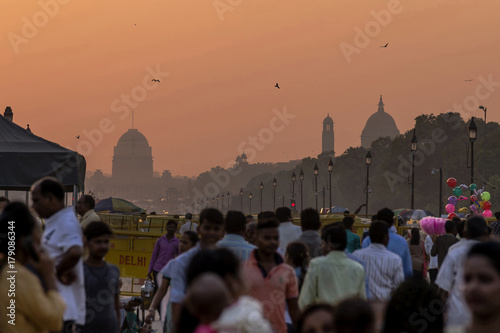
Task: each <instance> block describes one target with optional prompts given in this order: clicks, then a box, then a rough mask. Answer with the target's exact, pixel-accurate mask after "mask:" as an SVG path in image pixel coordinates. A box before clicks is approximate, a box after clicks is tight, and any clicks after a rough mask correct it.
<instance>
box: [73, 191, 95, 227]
mask: <svg viewBox="0 0 500 333" xmlns="http://www.w3.org/2000/svg"><path fill="white" fill-rule="evenodd" d="M94 207H95V200H94V198H92V196H91V195H88V194H85V195H82V196H81V197H80V199H78V201H77V202H76V205H75V211H76V212H77V213H78V214H79V215H80V216H81V217H80V226H81V227H82V228H83V229H85V228H86V227H87V226H88V225H89V224H90V223H92V222H101V218H100V217H99V215H97V214H96V212H95V211H94Z"/></svg>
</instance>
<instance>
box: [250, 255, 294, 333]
mask: <svg viewBox="0 0 500 333" xmlns="http://www.w3.org/2000/svg"><path fill="white" fill-rule="evenodd" d="M256 253H257V250H254V251H252V254H251V255H250V258H249V259H248V260H247V261H245V263H244V266H243V271H244V276H245V277H246V279H247V283H248V286H249V287H250V289H249V293H248V294H249V295H250V296H252V297H253V298H255V299H257V300H259V301H260V302H261V303H262V308H263V312H264V316H265V317H266V318H267V319H269V321H270V322H271V324H272V325H273V326H274V329H275V330H276V331H277V332H280V333H286V332H287V327H286V323H285V310H286V300H287V299H291V298H297V297H298V296H299V288H298V285H297V277H296V275H295V271H294V270H293V268H292V267H291V266H289V265H287V264H285V263H284V262H283V258H282V257H281V256H280V255H279V254H278V253H276V254H275V258H276V263H277V265H276V266H275V267H273V268H272V269H271V271H269V272H268V273H267V274H265V271H264V270H263V269H262V267H261V266H260V265H259V264H258V262H257V259H256V257H255V256H256Z"/></svg>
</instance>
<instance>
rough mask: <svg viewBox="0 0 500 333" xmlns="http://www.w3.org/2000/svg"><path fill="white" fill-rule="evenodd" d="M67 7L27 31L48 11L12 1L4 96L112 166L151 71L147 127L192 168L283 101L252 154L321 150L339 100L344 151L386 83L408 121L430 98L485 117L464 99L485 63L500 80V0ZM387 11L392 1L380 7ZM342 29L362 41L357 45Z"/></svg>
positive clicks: (91, 165) (157, 154)
mask: <svg viewBox="0 0 500 333" xmlns="http://www.w3.org/2000/svg"><path fill="white" fill-rule="evenodd" d="M58 3H59V2H58ZM221 3H222V4H223V5H224V4H225V7H224V6H223V5H221ZM236 3H238V4H236ZM58 6H59V7H58V8H56V9H57V10H56V9H54V8H53V9H52V10H53V13H54V15H53V17H52V16H51V17H49V18H48V20H47V22H46V23H45V24H42V23H44V22H41V23H39V24H38V25H39V27H38V28H36V29H37V31H36V33H33V36H31V37H30V36H26V35H23V31H24V32H26V31H27V30H26V29H27V28H25V27H24V26H25V25H26V21H30V22H34V19H33V17H34V16H35V17H36V15H37V13H38V12H40V11H43V9H42V7H41V6H40V4H39V3H37V2H30V3H16V5H15V6H14V5H13V4H12V3H10V2H2V3H1V4H0V10H1V11H2V12H3V13H5V15H4V17H3V19H2V22H1V23H0V31H1V35H2V36H3V38H2V40H1V42H0V45H1V47H2V53H1V54H0V68H1V70H2V75H1V76H0V90H1V91H2V94H1V95H0V100H1V101H2V105H4V106H7V105H9V106H11V107H12V108H13V110H14V113H15V119H14V121H15V122H16V123H17V124H19V125H21V126H23V127H24V126H25V125H26V124H30V127H31V129H32V131H33V132H34V133H35V134H37V135H39V136H41V137H44V138H46V139H48V140H51V141H54V142H57V143H59V144H61V145H62V146H64V147H67V148H70V149H74V150H76V149H78V148H79V147H78V144H79V142H81V141H79V140H87V141H88V142H90V143H91V147H90V149H88V147H87V149H83V151H82V149H78V150H79V152H80V153H82V154H83V155H84V156H85V158H86V160H87V170H95V169H102V170H103V171H104V172H106V173H110V172H111V162H112V159H111V157H112V155H113V147H114V146H115V145H116V143H117V141H118V139H119V137H120V136H121V135H122V134H123V133H125V132H126V131H127V130H128V129H129V128H131V124H132V117H131V112H127V113H125V111H123V110H124V109H122V111H120V112H114V111H113V110H115V111H116V110H117V108H118V107H123V106H124V105H126V104H125V102H123V100H122V96H124V95H130V94H131V92H132V91H133V89H134V88H135V87H137V86H140V87H141V86H143V85H145V83H144V82H146V81H147V85H148V86H150V87H152V88H151V89H149V88H148V89H147V90H146V91H147V95H146V96H145V97H144V99H143V100H142V101H139V102H137V105H136V106H135V107H134V118H135V119H134V126H135V128H137V129H139V130H140V131H141V132H142V133H143V134H144V135H145V136H146V137H147V139H148V141H149V144H150V146H151V147H152V148H153V156H154V170H156V171H162V170H164V169H168V170H171V172H172V174H173V175H183V176H194V175H197V174H199V173H200V172H203V171H205V170H208V169H210V168H211V167H214V166H217V165H221V166H223V167H226V166H227V165H228V162H229V161H234V158H235V157H236V156H237V155H239V154H240V152H239V151H238V147H241V144H242V143H243V142H244V141H248V138H249V136H256V135H258V133H259V131H260V130H261V129H263V128H265V127H269V126H270V121H271V119H272V118H273V117H274V116H275V113H274V112H273V110H274V109H276V110H283V109H284V108H286V110H287V112H288V113H289V114H292V115H295V118H293V119H290V122H289V124H287V125H286V126H285V128H284V129H283V130H282V131H280V132H279V133H274V138H273V139H272V140H271V141H270V142H269V143H268V144H266V145H265V148H264V149H263V150H262V151H259V152H258V154H257V155H256V157H255V159H254V160H253V161H252V162H253V163H255V162H279V161H287V160H295V159H301V158H304V157H307V156H316V155H318V154H319V153H321V129H322V120H323V119H324V117H325V116H326V115H327V114H330V116H331V117H332V118H333V121H334V123H335V125H334V130H335V152H336V155H337V156H339V155H341V154H342V153H343V151H344V150H345V149H347V148H348V147H351V146H353V147H356V146H359V145H360V135H361V131H362V129H363V126H364V125H365V122H366V120H367V119H368V117H369V116H370V115H371V114H373V113H374V112H376V111H377V103H378V100H379V95H380V94H382V95H383V96H384V103H385V110H386V112H388V113H389V114H391V115H392V116H393V118H394V120H395V121H396V124H397V126H398V128H399V130H400V131H401V133H404V132H406V131H408V130H410V129H411V128H412V127H413V126H414V118H415V117H416V116H418V115H420V114H422V113H427V114H430V113H434V114H439V113H443V112H447V111H455V112H459V113H461V115H462V116H463V117H464V118H467V119H468V118H470V116H477V117H481V116H482V112H481V111H480V110H477V107H471V108H470V109H471V110H472V109H474V110H475V111H471V112H469V111H467V110H466V109H463V110H462V111H460V110H458V109H454V104H457V105H463V104H464V99H465V98H466V97H467V96H470V95H472V96H474V94H476V92H475V91H476V90H477V87H478V86H479V85H480V84H481V82H482V81H481V80H480V79H479V78H480V77H481V78H483V79H484V80H486V81H488V80H490V81H494V82H500V69H499V67H498V58H499V56H500V54H499V53H500V52H499V51H500V46H499V45H500V44H499V43H498V41H499V36H498V26H497V25H498V24H497V22H496V16H497V14H498V12H499V10H500V4H499V3H498V2H497V1H493V0H488V1H481V2H479V3H478V2H476V1H472V0H471V1H467V0H464V1H443V0H440V1H431V0H423V1H404V0H403V1H397V2H394V1H379V0H377V1H369V2H368V1H363V2H352V1H335V2H324V1H318V0H313V1H307V2H304V1H296V0H292V1H284V0H277V1H272V2H269V1H261V0H258V1H240V2H236V1H233V2H232V5H231V4H229V2H227V1H224V0H221V1H214V2H211V1H209V2H206V1H198V0H196V1H190V2H180V1H177V2H167V1H157V0H153V1H144V2H136V1H128V0H127V1H107V2H102V1H94V0H90V1H85V2H77V1H68V2H67V4H60V3H59V5H58ZM228 6H229V7H228ZM390 8H392V9H393V13H392V14H391V12H389V9H390ZM383 10H384V11H386V12H388V13H389V15H390V16H389V17H385V18H384V17H383V16H380V15H382V14H380V13H381V11H383ZM374 13H375V14H374ZM377 17H378V20H379V21H380V20H381V21H380V22H382V23H384V24H382V25H381V24H379V25H378V26H379V31H375V32H372V33H370V35H371V36H372V37H370V36H368V42H367V44H366V45H365V46H363V47H359V43H358V44H356V41H355V39H356V38H357V37H356V36H357V35H358V34H359V31H360V30H361V31H365V27H366V26H367V24H369V23H370V22H375V23H376V22H379V21H377ZM23 18H26V19H23ZM384 20H385V21H384ZM384 25H385V26H384ZM28 30H29V29H28ZM12 33H13V34H15V35H16V36H18V37H15V36H14V35H12ZM16 38H18V39H16ZM19 38H21V39H19ZM16 40H17V41H18V42H17V43H16V42H15V41H16ZM20 40H22V42H19V41H20ZM13 41H14V42H13ZM342 43H347V44H349V45H351V46H352V47H357V50H358V51H359V52H357V53H352V54H350V55H349V56H347V57H346V55H345V54H344V53H343V51H342V47H341V45H342ZM386 43H389V44H388V46H387V47H386V48H380V47H379V46H383V45H385V44H386ZM356 45H358V46H356ZM344 48H345V44H344ZM148 68H149V69H148ZM155 71H156V74H157V77H152V76H151V72H155ZM166 73H168V75H167V74H166ZM145 77H148V80H145ZM153 78H154V79H159V80H160V81H161V82H150V81H151V79H153ZM489 78H490V79H489ZM469 79H472V80H473V81H466V80H469ZM277 82H278V83H279V85H280V89H277V88H276V87H275V83H277ZM153 84H154V86H153ZM498 86H499V83H495V84H493V85H492V87H493V88H492V89H493V90H495V89H498ZM483 90H484V89H483ZM486 92H488V91H487V90H484V91H482V93H483V94H484V93H486ZM487 103H488V109H489V110H491V111H492V112H490V113H489V114H488V120H489V121H499V120H500V118H499V116H498V115H497V113H496V112H495V111H494V110H497V109H498V108H499V107H500V103H499V102H498V99H497V98H490V99H488V102H487ZM131 110H132V107H129V111H131ZM125 114H126V116H123V117H121V116H122V115H125ZM120 117H121V118H123V119H121V118H120ZM103 119H109V122H107V125H106V127H107V128H108V132H107V133H103V137H102V140H98V139H95V142H94V143H92V142H91V140H88V138H87V137H86V135H85V131H87V132H92V130H96V129H99V128H100V126H101V125H100V122H101V121H102V120H103ZM110 128H112V130H110ZM76 136H80V139H76ZM80 148H81V147H80Z"/></svg>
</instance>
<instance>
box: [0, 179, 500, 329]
mask: <svg viewBox="0 0 500 333" xmlns="http://www.w3.org/2000/svg"><path fill="white" fill-rule="evenodd" d="M31 197H32V209H30V208H29V207H27V206H26V205H25V204H23V203H20V202H12V203H10V202H9V201H8V199H6V198H4V197H2V198H0V212H1V215H0V277H1V280H0V295H1V296H0V332H5V333H10V332H23V333H24V332H27V333H30V332H37V333H40V332H42V333H44V332H126V333H132V332H142V333H143V332H153V331H154V330H153V329H152V326H151V323H152V322H153V321H154V320H155V319H156V318H157V317H158V318H160V319H161V322H162V324H163V327H162V330H163V332H175V333H183V332H195V333H217V332H235V333H236V332H238V333H239V332H249V333H250V332H255V333H257V332H259V333H266V332H279V333H285V332H297V333H327V332H342V333H344V332H345V333H347V332H349V333H373V332H469V333H470V332H471V333H479V332H481V333H482V332H500V243H498V242H497V237H499V234H498V231H499V230H500V224H499V223H500V222H493V223H491V224H490V225H488V224H487V222H486V221H485V219H484V218H483V217H480V216H470V217H469V218H468V219H466V220H460V219H458V218H454V219H453V220H450V221H447V222H446V224H445V230H446V234H443V235H426V234H424V233H423V232H422V230H421V229H420V228H419V227H418V225H414V226H413V228H407V229H405V232H404V233H403V236H401V235H399V234H398V232H397V229H396V227H395V224H396V225H398V223H397V221H398V220H397V217H395V216H394V213H393V211H391V210H390V209H388V208H384V209H381V210H380V211H378V213H377V214H376V215H375V216H373V217H372V221H371V223H370V224H369V225H366V230H365V232H364V233H361V232H360V233H359V234H358V232H357V230H356V228H355V226H354V225H355V219H354V216H353V215H350V214H348V212H346V213H345V214H344V216H343V219H342V221H339V222H336V223H332V224H328V225H322V223H321V221H320V216H319V214H318V212H317V211H316V210H314V209H310V208H309V209H304V210H303V211H302V212H301V215H300V226H298V225H295V224H294V223H292V213H291V211H290V209H288V208H286V207H280V208H278V209H277V210H276V211H275V212H273V211H265V212H261V213H260V214H259V215H258V216H257V218H256V219H254V217H253V216H245V215H244V214H243V213H242V212H238V211H229V212H228V213H227V214H226V216H223V214H222V213H221V212H220V211H218V210H217V209H214V208H207V209H205V210H203V211H202V212H201V213H200V215H199V221H198V223H194V222H193V221H192V216H191V214H188V215H186V222H185V223H184V224H183V225H179V224H178V222H177V221H175V220H170V221H168V223H167V225H166V234H165V235H163V236H162V237H160V238H159V239H158V240H157V241H156V245H155V247H154V250H153V253H152V257H151V260H150V265H149V268H148V274H147V276H146V277H145V278H146V279H147V280H148V281H150V284H151V285H152V286H153V287H152V290H151V295H154V297H151V300H150V302H148V303H147V304H145V303H144V299H141V298H139V297H134V298H132V299H129V300H127V301H126V302H122V299H121V298H120V289H121V281H120V271H119V269H118V268H117V267H116V266H114V265H112V264H109V263H107V262H106V261H105V257H106V254H107V253H108V251H109V249H110V238H111V237H113V232H112V230H111V229H110V227H109V226H108V225H107V224H106V223H103V222H101V221H100V219H99V216H98V215H97V214H96V213H95V212H94V210H93V208H94V205H95V202H94V200H93V198H92V197H91V196H87V195H85V196H82V197H81V198H80V199H79V200H78V202H77V203H76V205H75V207H65V205H64V197H65V193H64V188H63V186H62V184H61V183H60V182H59V181H57V180H56V179H53V178H44V179H41V180H40V181H38V182H36V183H35V184H34V185H33V187H32V190H31ZM35 216H36V217H35ZM497 217H498V218H500V216H497ZM40 219H43V221H44V223H43V227H42V224H41V223H40V221H41V220H40ZM178 231H179V233H180V237H177V235H179V234H178V233H177V232H178ZM361 234H362V236H361V237H360V235H361ZM148 292H149V291H148ZM162 304H163V306H162ZM138 306H142V307H147V312H146V313H145V314H144V315H143V316H142V317H140V316H139V315H138V314H137V312H136V309H137V307H138ZM162 308H163V310H162Z"/></svg>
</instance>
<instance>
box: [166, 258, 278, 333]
mask: <svg viewBox="0 0 500 333" xmlns="http://www.w3.org/2000/svg"><path fill="white" fill-rule="evenodd" d="M205 273H214V274H215V275H217V276H219V277H220V278H222V280H223V281H224V283H225V285H226V287H227V290H228V291H229V300H228V304H229V306H227V307H225V308H224V309H223V311H222V313H221V314H220V316H219V317H218V319H217V320H215V321H213V322H212V323H210V325H209V326H210V327H211V329H212V330H214V331H216V332H219V331H220V332H235V333H236V332H238V333H268V332H269V333H270V332H272V330H271V326H270V324H269V322H268V321H267V320H266V319H265V318H264V316H263V315H262V305H261V304H260V303H259V302H258V301H256V300H255V299H253V298H251V297H248V296H243V293H244V292H245V289H246V287H245V283H244V281H243V277H242V276H241V272H240V261H239V260H238V259H237V258H236V257H235V256H234V254H233V253H232V252H231V251H229V250H227V249H223V248H222V249H210V250H203V251H200V252H199V253H197V254H196V255H195V256H194V257H193V259H192V260H191V262H190V264H189V266H188V269H187V272H186V281H187V286H188V294H187V296H186V302H188V303H189V302H190V296H189V290H190V289H195V288H194V287H195V284H196V283H197V281H196V280H197V278H198V277H201V276H202V275H203V274H205ZM204 287H205V288H207V289H210V287H211V286H210V285H204ZM222 301H224V302H226V300H225V299H223V298H218V299H214V300H213V304H214V307H216V306H217V305H220V304H219V303H220V302H222ZM190 308H191V309H192V308H193V307H190V306H189V304H185V306H184V308H183V311H182V314H181V319H180V321H179V327H177V330H176V332H179V333H184V332H194V331H195V329H196V327H197V326H198V324H199V323H200V319H203V318H200V317H199V314H198V313H191V312H190V311H188V309H190ZM191 311H192V310H191ZM204 324H206V323H204Z"/></svg>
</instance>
